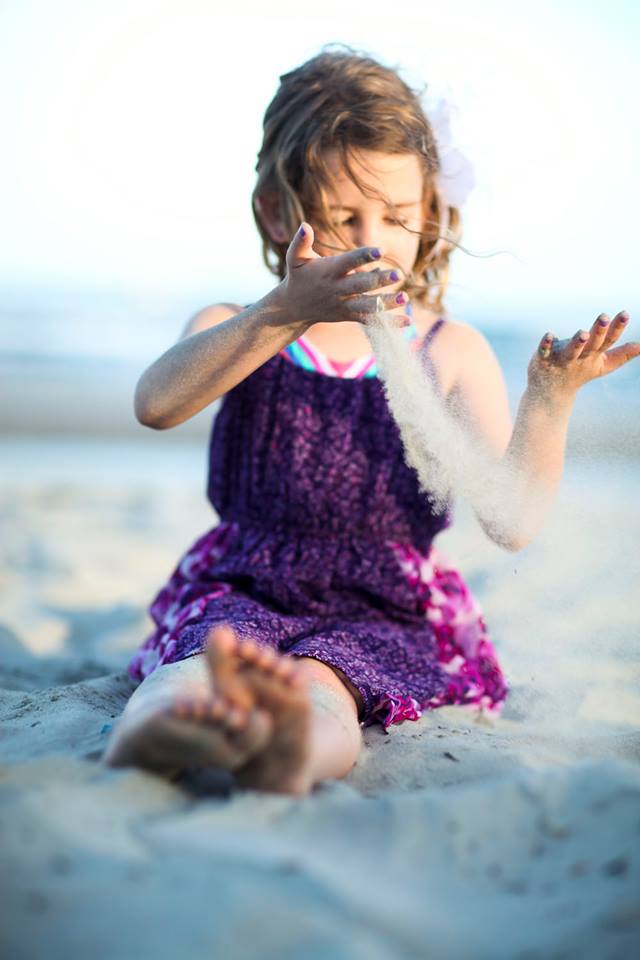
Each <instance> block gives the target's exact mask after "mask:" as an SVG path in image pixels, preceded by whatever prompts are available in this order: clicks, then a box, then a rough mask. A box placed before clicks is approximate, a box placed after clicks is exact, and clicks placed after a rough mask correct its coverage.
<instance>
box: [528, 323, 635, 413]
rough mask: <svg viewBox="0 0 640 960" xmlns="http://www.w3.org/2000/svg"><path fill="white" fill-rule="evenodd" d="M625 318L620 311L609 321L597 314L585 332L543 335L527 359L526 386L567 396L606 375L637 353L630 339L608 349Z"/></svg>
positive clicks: (548, 394) (623, 326)
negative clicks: (567, 337)
mask: <svg viewBox="0 0 640 960" xmlns="http://www.w3.org/2000/svg"><path fill="white" fill-rule="evenodd" d="M628 320H629V314H628V313H626V312H625V311H624V310H621V311H620V313H618V314H616V316H615V317H614V318H613V321H610V320H609V317H608V316H607V314H605V313H601V314H600V316H599V317H597V318H596V321H595V323H594V324H593V326H592V327H591V330H590V331H589V332H588V333H587V331H585V330H578V332H577V333H575V334H574V335H573V337H571V339H570V340H558V338H557V337H556V336H555V335H554V334H552V333H547V334H545V336H544V337H543V338H542V340H541V341H540V345H539V346H538V349H537V351H536V353H535V354H534V355H533V357H532V358H531V360H530V362H529V367H528V370H527V373H528V376H529V387H530V388H533V389H534V390H535V391H536V392H537V393H542V394H543V395H546V396H549V397H554V398H567V399H571V398H572V397H573V396H574V395H575V393H576V392H577V391H578V390H579V389H580V387H582V386H584V384H585V383H589V381H590V380H595V379H596V378H597V377H606V375H607V374H608V373H613V371H614V370H617V369H618V367H621V366H622V365H623V364H625V363H628V362H629V360H633V359H634V357H637V356H640V343H637V342H633V341H632V342H630V343H623V344H621V345H620V346H619V347H615V348H614V349H612V350H609V349H608V348H609V347H611V345H612V344H614V343H615V342H616V340H617V339H618V337H619V336H620V334H621V333H622V331H623V330H624V329H625V326H626V324H627V322H628Z"/></svg>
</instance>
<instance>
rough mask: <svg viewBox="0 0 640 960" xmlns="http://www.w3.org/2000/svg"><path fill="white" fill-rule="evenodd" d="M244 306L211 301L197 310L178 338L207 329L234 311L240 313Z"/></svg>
mask: <svg viewBox="0 0 640 960" xmlns="http://www.w3.org/2000/svg"><path fill="white" fill-rule="evenodd" d="M242 310H244V307H243V306H241V305H240V304H239V303H213V304H211V305H210V306H208V307H203V309H202V310H198V312H197V313H195V314H194V315H193V316H192V317H191V318H190V319H189V320H188V321H187V324H186V326H185V328H184V330H183V331H182V333H181V334H180V339H181V340H183V339H184V338H185V337H190V336H191V335H192V334H194V333H200V332H201V331H202V330H208V329H209V327H214V326H215V325H216V324H217V323H222V321H223V320H228V319H229V317H233V316H235V315H236V313H240V312H241V311H242Z"/></svg>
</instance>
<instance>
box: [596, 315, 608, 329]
mask: <svg viewBox="0 0 640 960" xmlns="http://www.w3.org/2000/svg"><path fill="white" fill-rule="evenodd" d="M598 326H600V327H608V326H609V321H608V320H605V319H604V317H600V319H599V320H598Z"/></svg>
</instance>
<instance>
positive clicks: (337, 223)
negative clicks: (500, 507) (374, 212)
mask: <svg viewBox="0 0 640 960" xmlns="http://www.w3.org/2000/svg"><path fill="white" fill-rule="evenodd" d="M354 222H355V217H347V219H346V220H334V221H333V226H334V227H350V226H353V224H354ZM384 222H385V223H390V224H391V225H392V226H394V227H406V226H407V224H408V222H409V221H408V220H405V219H403V218H402V217H397V218H396V217H385V218H384Z"/></svg>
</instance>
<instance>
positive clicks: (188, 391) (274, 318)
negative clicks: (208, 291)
mask: <svg viewBox="0 0 640 960" xmlns="http://www.w3.org/2000/svg"><path fill="white" fill-rule="evenodd" d="M279 294H280V288H278V287H276V289H275V290H272V291H271V292H270V293H269V294H267V296H266V297H264V298H263V299H262V300H260V301H258V303H255V304H252V305H251V306H250V307H248V308H246V309H245V310H240V311H238V312H235V310H234V308H232V307H231V306H230V305H226V304H217V305H215V306H212V307H207V308H206V310H203V311H200V313H198V314H197V315H196V316H195V317H194V318H193V319H192V320H191V321H190V322H189V323H188V324H187V327H186V329H185V331H184V332H183V334H182V337H181V339H180V340H179V341H178V342H177V343H176V344H174V346H173V347H171V348H170V349H169V350H167V351H166V352H165V353H163V354H162V356H161V357H159V358H158V359H157V360H156V361H155V362H154V363H152V364H151V366H150V367H148V368H147V370H145V372H144V373H143V374H142V376H141V377H140V380H139V381H138V384H137V387H136V391H135V400H134V404H135V413H136V417H137V418H138V420H139V421H140V423H142V424H144V425H145V426H148V427H153V428H155V429H157V430H166V429H168V428H170V427H175V426H177V425H178V424H179V423H183V422H184V421H185V420H188V419H189V418H190V417H193V416H195V414H196V413H199V412H200V410H202V409H204V407H206V406H208V405H209V404H210V403H213V401H214V400H217V399H218V397H220V396H222V394H224V393H226V392H227V391H228V390H231V389H232V387H234V386H235V385H236V384H237V383H240V381H241V380H244V379H245V378H246V377H248V376H249V374H250V373H253V371H254V370H255V369H257V367H259V366H260V364H262V363H265V362H266V361H267V360H268V359H269V358H270V357H272V356H274V354H276V353H277V352H278V350H281V349H282V348H283V347H285V346H286V345H287V344H288V343H291V341H292V340H295V339H296V337H298V336H300V334H301V333H302V332H303V331H304V325H301V324H300V323H297V324H296V323H293V322H292V321H291V320H290V319H289V318H288V316H287V314H286V312H285V309H284V304H283V302H282V297H281V296H280V295H279Z"/></svg>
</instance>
